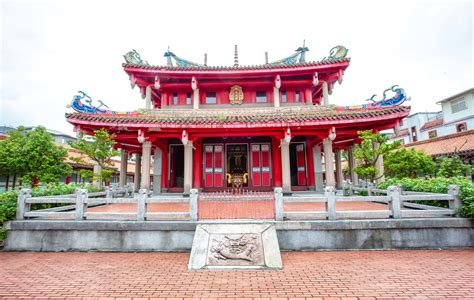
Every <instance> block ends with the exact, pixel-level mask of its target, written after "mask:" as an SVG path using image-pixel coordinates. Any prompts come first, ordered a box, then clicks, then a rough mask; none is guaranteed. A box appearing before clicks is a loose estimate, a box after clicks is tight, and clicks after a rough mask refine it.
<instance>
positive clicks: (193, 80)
mask: <svg viewBox="0 0 474 300" xmlns="http://www.w3.org/2000/svg"><path fill="white" fill-rule="evenodd" d="M191 88H192V89H193V91H195V90H197V88H198V82H197V80H196V77H193V78H192V79H191Z"/></svg>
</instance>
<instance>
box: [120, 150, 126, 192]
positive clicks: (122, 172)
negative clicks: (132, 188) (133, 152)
mask: <svg viewBox="0 0 474 300" xmlns="http://www.w3.org/2000/svg"><path fill="white" fill-rule="evenodd" d="M127 165H128V150H127V149H123V148H122V150H121V152H120V175H119V186H120V187H123V186H125V185H126V184H127Z"/></svg>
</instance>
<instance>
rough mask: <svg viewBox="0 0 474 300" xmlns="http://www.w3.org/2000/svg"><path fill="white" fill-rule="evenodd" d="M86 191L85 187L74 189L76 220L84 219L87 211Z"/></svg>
mask: <svg viewBox="0 0 474 300" xmlns="http://www.w3.org/2000/svg"><path fill="white" fill-rule="evenodd" d="M88 196H89V195H88V192H87V190H86V189H76V220H78V221H79V220H84V219H85V214H86V211H87V198H88Z"/></svg>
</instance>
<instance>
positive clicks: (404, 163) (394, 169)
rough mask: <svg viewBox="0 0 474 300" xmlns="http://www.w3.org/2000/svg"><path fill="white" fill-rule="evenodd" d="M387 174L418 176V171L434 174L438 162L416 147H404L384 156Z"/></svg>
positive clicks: (401, 176)
mask: <svg viewBox="0 0 474 300" xmlns="http://www.w3.org/2000/svg"><path fill="white" fill-rule="evenodd" d="M383 164H384V168H385V174H386V175H387V176H390V177H394V178H404V177H410V178H416V177H417V174H418V173H424V174H425V175H434V173H435V169H436V163H435V162H434V161H433V159H432V158H431V156H429V155H426V154H425V153H423V152H421V151H416V150H415V149H409V150H408V149H406V148H402V149H400V150H397V151H393V152H389V153H387V154H386V155H385V156H384V158H383Z"/></svg>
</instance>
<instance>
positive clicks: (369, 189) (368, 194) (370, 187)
mask: <svg viewBox="0 0 474 300" xmlns="http://www.w3.org/2000/svg"><path fill="white" fill-rule="evenodd" d="M373 188H374V184H373V183H372V182H367V196H372V189H373Z"/></svg>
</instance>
